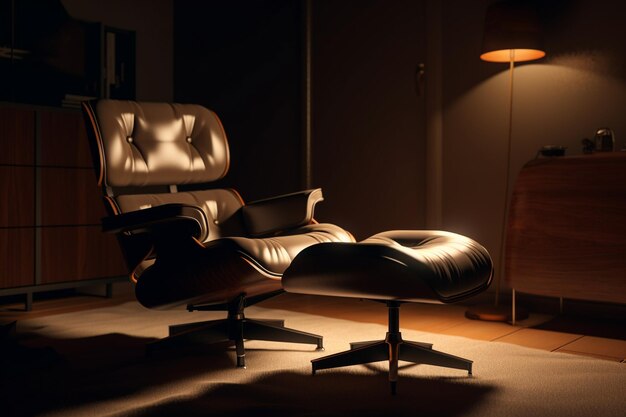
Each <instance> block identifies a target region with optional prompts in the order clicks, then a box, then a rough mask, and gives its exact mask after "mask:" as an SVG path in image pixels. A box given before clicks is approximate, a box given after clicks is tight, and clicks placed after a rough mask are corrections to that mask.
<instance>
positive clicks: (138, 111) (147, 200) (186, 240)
mask: <svg viewBox="0 0 626 417" xmlns="http://www.w3.org/2000/svg"><path fill="white" fill-rule="evenodd" d="M83 112H84V115H85V120H86V123H87V131H88V136H89V138H90V145H91V150H92V154H93V158H94V166H95V168H96V174H97V176H98V182H99V184H100V185H101V186H102V190H103V193H104V201H105V204H106V207H107V210H108V212H109V214H110V216H109V217H106V218H105V219H103V230H104V231H106V232H112V233H117V235H118V238H119V243H120V245H121V248H122V252H123V254H124V256H125V260H126V263H127V266H128V268H129V272H130V275H131V278H132V280H133V281H134V282H135V283H136V288H135V291H136V297H137V299H138V300H139V302H140V303H141V304H143V305H144V306H146V307H148V308H168V307H172V306H177V305H185V304H186V305H187V308H188V310H189V311H194V310H225V311H227V318H226V319H224V320H218V321H210V322H199V323H190V324H184V325H179V326H170V330H169V337H166V338H164V339H161V340H158V341H156V342H153V343H152V344H151V345H150V346H149V348H151V349H154V348H168V347H172V346H177V345H180V344H187V343H189V342H198V341H200V342H204V343H213V342H225V341H230V342H233V343H234V344H235V347H236V352H237V365H238V366H245V351H244V343H243V341H244V339H260V340H273V341H283V342H294V343H310V344H314V345H316V346H317V347H318V348H321V347H322V337H321V336H318V335H314V334H309V333H304V332H300V331H296V330H292V329H288V328H285V327H284V322H283V321H282V320H280V321H268V320H262V321H261V320H252V319H247V318H245V316H244V307H246V306H249V305H252V304H255V303H257V302H259V301H261V300H264V299H266V298H268V297H271V296H273V295H276V294H279V293H280V292H282V286H281V277H282V274H283V271H284V270H285V269H286V268H287V267H288V266H289V264H290V263H291V261H292V259H293V258H294V257H295V256H296V255H297V254H298V253H299V252H300V251H301V250H303V249H304V248H306V247H308V246H310V245H313V244H317V243H320V242H350V241H353V238H352V236H351V235H350V234H349V233H348V232H346V231H345V230H343V229H341V228H340V227H337V226H335V225H332V224H318V223H317V222H316V221H315V220H314V218H313V210H314V207H315V205H316V204H317V203H318V202H320V201H322V199H323V198H322V192H321V190H320V189H315V190H308V191H303V192H300V193H294V194H289V195H285V196H281V197H276V198H271V199H267V200H263V201H258V202H255V203H248V204H245V203H244V202H243V200H242V199H241V197H240V196H239V194H238V193H237V192H236V191H235V190H232V189H215V188H211V183H212V182H214V181H216V180H218V179H220V178H222V177H223V176H224V175H226V173H227V171H228V166H229V151H228V143H227V140H226V134H225V133H224V129H223V127H222V125H221V123H220V121H219V119H218V117H217V115H216V114H215V113H214V112H212V111H210V110H208V109H206V108H204V107H201V106H198V105H187V104H168V103H147V102H146V103H140V102H133V101H117V100H98V101H93V102H85V103H83Z"/></svg>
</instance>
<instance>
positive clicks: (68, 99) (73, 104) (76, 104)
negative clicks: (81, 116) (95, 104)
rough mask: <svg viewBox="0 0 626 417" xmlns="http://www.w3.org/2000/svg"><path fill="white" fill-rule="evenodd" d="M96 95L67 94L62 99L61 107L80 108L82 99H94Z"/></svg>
mask: <svg viewBox="0 0 626 417" xmlns="http://www.w3.org/2000/svg"><path fill="white" fill-rule="evenodd" d="M93 99H95V97H90V96H81V95H77V94H66V95H65V98H64V99H63V100H62V101H61V107H66V108H69V109H80V103H81V102H82V101H89V100H93Z"/></svg>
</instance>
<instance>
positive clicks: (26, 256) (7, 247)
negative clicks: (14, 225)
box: [0, 228, 35, 288]
mask: <svg viewBox="0 0 626 417" xmlns="http://www.w3.org/2000/svg"><path fill="white" fill-rule="evenodd" d="M0 265H1V267H0V288H12V287H23V286H25V285H34V284H35V229H33V228H28V229H0Z"/></svg>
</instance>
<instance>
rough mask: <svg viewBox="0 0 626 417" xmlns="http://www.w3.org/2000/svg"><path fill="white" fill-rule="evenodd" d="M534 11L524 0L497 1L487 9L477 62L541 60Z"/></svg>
mask: <svg viewBox="0 0 626 417" xmlns="http://www.w3.org/2000/svg"><path fill="white" fill-rule="evenodd" d="M545 55H546V53H545V52H544V50H543V36H542V31H541V24H540V21H539V15H538V13H537V10H536V9H535V8H534V7H533V5H532V4H531V3H530V2H528V1H519V0H513V1H510V0H509V1H501V2H498V3H494V4H492V5H491V6H489V8H488V9H487V15H486V17H485V29H484V33H483V46H482V50H481V55H480V59H482V60H483V61H489V62H510V61H513V62H521V61H532V60H535V59H540V58H543V57H544V56H545Z"/></svg>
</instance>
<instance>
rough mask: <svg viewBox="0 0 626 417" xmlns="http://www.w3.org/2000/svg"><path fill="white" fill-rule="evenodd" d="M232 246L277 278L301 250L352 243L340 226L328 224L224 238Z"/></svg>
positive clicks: (351, 239)
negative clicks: (255, 235) (327, 243)
mask: <svg viewBox="0 0 626 417" xmlns="http://www.w3.org/2000/svg"><path fill="white" fill-rule="evenodd" d="M220 241H230V242H233V243H235V244H236V245H237V246H238V248H239V250H240V251H241V252H243V254H244V255H247V258H248V259H249V260H250V261H252V262H254V263H255V264H257V265H258V266H260V267H261V268H263V269H264V270H265V271H267V272H268V273H270V274H277V275H281V274H282V273H283V272H284V271H285V269H286V268H287V267H288V266H289V264H290V263H291V261H292V260H293V259H294V258H295V257H296V255H297V254H298V253H300V252H301V251H302V250H303V249H304V248H306V247H308V246H311V245H315V244H318V243H326V242H353V238H352V236H351V235H350V234H349V233H348V232H346V231H345V230H344V229H342V228H341V227H338V226H335V225H333V224H328V223H320V224H309V225H305V226H302V227H299V228H296V229H292V230H289V231H287V232H283V233H281V234H277V235H274V236H270V237H265V238H247V237H224V238H222V239H220Z"/></svg>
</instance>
